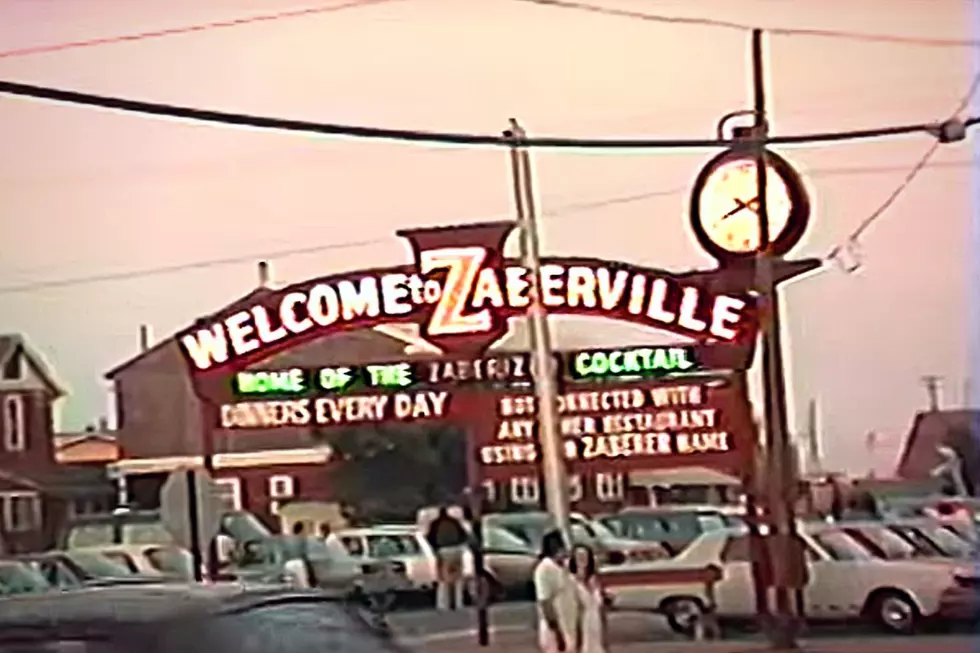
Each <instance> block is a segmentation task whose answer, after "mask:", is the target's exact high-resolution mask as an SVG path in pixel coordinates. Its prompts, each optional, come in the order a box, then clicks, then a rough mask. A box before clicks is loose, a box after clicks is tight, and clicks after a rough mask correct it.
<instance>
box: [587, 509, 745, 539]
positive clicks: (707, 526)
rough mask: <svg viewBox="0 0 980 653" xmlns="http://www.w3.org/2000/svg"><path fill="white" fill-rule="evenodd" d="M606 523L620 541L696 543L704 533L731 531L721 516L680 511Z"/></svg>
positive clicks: (621, 517)
mask: <svg viewBox="0 0 980 653" xmlns="http://www.w3.org/2000/svg"><path fill="white" fill-rule="evenodd" d="M602 523H603V524H604V525H606V526H607V527H611V529H612V531H613V532H615V533H617V534H618V535H619V537H623V538H629V539H635V540H645V541H658V542H659V541H664V540H672V539H677V538H680V539H687V540H692V539H694V538H695V537H697V536H698V535H700V534H701V533H707V532H709V531H716V530H721V529H724V528H727V527H728V524H727V522H726V520H725V518H724V517H723V516H721V515H717V514H713V513H699V512H680V511H678V512H650V513H635V514H627V515H613V516H610V517H607V518H605V519H604V520H602Z"/></svg>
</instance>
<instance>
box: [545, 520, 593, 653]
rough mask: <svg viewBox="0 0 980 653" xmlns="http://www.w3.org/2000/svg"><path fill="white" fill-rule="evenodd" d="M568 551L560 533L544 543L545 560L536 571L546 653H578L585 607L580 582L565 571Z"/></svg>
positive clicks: (553, 534)
mask: <svg viewBox="0 0 980 653" xmlns="http://www.w3.org/2000/svg"><path fill="white" fill-rule="evenodd" d="M567 558H568V549H567V548H566V547H565V541H564V539H563V538H562V535H561V533H560V532H558V531H549V532H548V533H545V536H544V537H543V538H542V540H541V559H540V561H539V562H538V564H537V566H536V567H535V568H534V596H535V600H536V602H537V606H538V644H539V645H540V647H541V652H542V653H578V651H579V650H580V649H579V640H580V637H579V635H580V632H581V629H580V628H579V625H580V623H581V620H580V616H581V603H580V602H579V596H578V591H577V590H576V581H575V578H573V577H572V574H571V573H570V572H569V571H568V569H567V568H566V567H565V563H566V560H567Z"/></svg>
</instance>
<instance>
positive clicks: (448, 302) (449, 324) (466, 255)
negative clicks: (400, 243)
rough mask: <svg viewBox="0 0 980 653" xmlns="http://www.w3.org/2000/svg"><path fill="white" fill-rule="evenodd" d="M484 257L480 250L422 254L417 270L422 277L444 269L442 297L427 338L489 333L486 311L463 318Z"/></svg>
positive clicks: (434, 312) (448, 250) (458, 248)
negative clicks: (444, 278)
mask: <svg viewBox="0 0 980 653" xmlns="http://www.w3.org/2000/svg"><path fill="white" fill-rule="evenodd" d="M486 258H487V250H486V248H484V247H447V248H444V249H434V250H429V251H426V252H422V253H421V255H420V256H419V268H420V270H421V272H422V274H431V273H432V272H434V271H436V270H443V269H444V270H446V282H445V284H444V285H443V288H442V296H441V297H440V298H439V301H438V302H437V303H436V305H435V308H434V309H433V311H432V319H431V320H430V321H429V328H428V331H429V335H433V336H444V335H454V334H461V333H479V332H482V331H489V330H490V327H491V326H492V324H493V321H492V320H491V316H490V311H489V309H486V308H484V309H483V310H481V311H477V312H475V313H470V314H469V315H464V314H463V311H464V310H465V308H466V300H467V299H469V297H470V295H471V292H472V290H473V284H474V282H475V281H476V277H477V274H479V272H480V268H481V267H482V266H483V261H484V260H486Z"/></svg>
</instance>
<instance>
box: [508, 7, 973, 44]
mask: <svg viewBox="0 0 980 653" xmlns="http://www.w3.org/2000/svg"><path fill="white" fill-rule="evenodd" d="M516 1H517V2H524V3H528V4H534V5H541V6H545V7H556V8H561V9H575V10H579V11H586V12H590V13H595V14H603V15H607V16H618V17H620V18H631V19H634V20H642V21H648V22H653V23H664V24H669V25H689V26H696V27H716V28H722V29H729V30H737V31H739V32H751V31H752V30H754V29H764V30H765V31H766V32H768V33H769V34H775V35H778V36H811V37H819V38H834V39H846V40H850V41H863V42H868V43H892V44H897V45H918V46H923V47H934V48H976V47H980V41H978V40H975V39H947V38H926V37H919V36H901V35H898V34H873V33H867V32H850V31H846V30H833V29H813V28H796V27H765V28H762V27H760V26H757V25H749V24H747V23H737V22H733V21H727V20H717V19H714V18H694V17H690V16H666V15H662V14H651V13H647V12H644V11H636V10H632V9H616V8H614V7H603V6H601V5H594V4H589V3H586V2H576V1H574V0H516Z"/></svg>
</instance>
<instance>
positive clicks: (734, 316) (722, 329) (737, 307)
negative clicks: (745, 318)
mask: <svg viewBox="0 0 980 653" xmlns="http://www.w3.org/2000/svg"><path fill="white" fill-rule="evenodd" d="M744 308H745V301H744V300H741V299H738V298H736V297H729V296H728V295H720V296H718V297H715V304H714V308H713V309H712V311H711V335H713V336H714V337H716V338H720V339H721V340H734V339H735V338H736V337H738V331H736V330H735V329H733V328H732V326H733V325H735V324H738V322H739V321H740V320H741V319H742V309H744Z"/></svg>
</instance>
